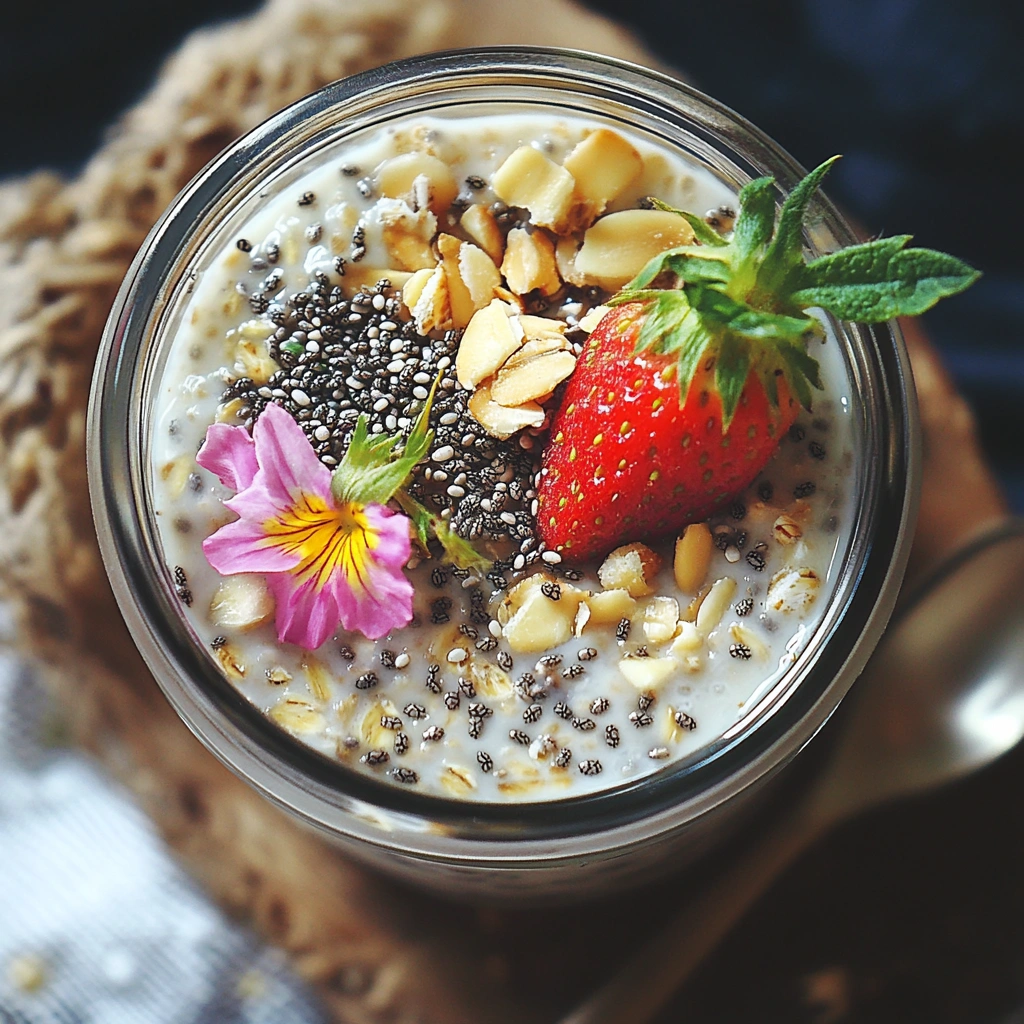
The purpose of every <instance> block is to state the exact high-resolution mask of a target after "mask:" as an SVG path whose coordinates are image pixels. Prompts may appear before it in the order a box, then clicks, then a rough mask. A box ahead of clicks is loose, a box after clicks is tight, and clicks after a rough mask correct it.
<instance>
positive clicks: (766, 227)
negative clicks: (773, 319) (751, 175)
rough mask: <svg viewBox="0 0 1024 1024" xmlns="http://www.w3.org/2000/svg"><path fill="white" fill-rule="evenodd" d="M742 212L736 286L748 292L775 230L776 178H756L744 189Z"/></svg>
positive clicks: (735, 244)
mask: <svg viewBox="0 0 1024 1024" xmlns="http://www.w3.org/2000/svg"><path fill="white" fill-rule="evenodd" d="M739 207H740V210H739V214H738V216H737V217H736V227H735V229H734V230H733V233H732V248H733V250H734V252H735V257H734V259H733V273H734V277H735V278H736V281H737V283H736V288H737V290H738V292H739V294H741V295H745V294H746V293H747V292H748V291H749V290H750V288H751V287H752V285H753V283H754V280H753V279H754V277H755V275H756V268H757V265H758V261H759V259H760V257H761V254H762V252H763V250H764V248H765V246H767V245H768V243H769V242H770V241H771V239H772V232H773V231H774V230H775V179H774V178H771V177H765V178H755V179H754V180H753V181H750V182H747V184H746V185H744V186H743V188H742V189H740V194H739Z"/></svg>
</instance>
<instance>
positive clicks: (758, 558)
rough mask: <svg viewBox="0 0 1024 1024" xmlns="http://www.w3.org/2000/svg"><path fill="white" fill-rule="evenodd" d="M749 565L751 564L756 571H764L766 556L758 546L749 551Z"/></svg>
mask: <svg viewBox="0 0 1024 1024" xmlns="http://www.w3.org/2000/svg"><path fill="white" fill-rule="evenodd" d="M747 565H749V566H750V568H751V569H753V570H754V572H764V567H765V558H764V555H763V554H761V552H760V551H758V550H757V548H754V549H753V550H751V551H748V552H747Z"/></svg>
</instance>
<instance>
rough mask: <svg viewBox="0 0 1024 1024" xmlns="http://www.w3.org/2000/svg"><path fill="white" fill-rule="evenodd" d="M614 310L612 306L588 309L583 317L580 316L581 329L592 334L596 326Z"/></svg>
mask: <svg viewBox="0 0 1024 1024" xmlns="http://www.w3.org/2000/svg"><path fill="white" fill-rule="evenodd" d="M611 311H612V307H611V306H595V307H594V308H593V309H588V310H587V312H586V313H584V315H583V316H582V317H580V322H579V328H580V330H581V331H586V332H587V334H590V333H591V332H592V331H593V330H594V328H595V327H596V326H597V325H598V324H599V323H600V322H601V321H602V320H603V319H604V318H605V317H606V316H607V315H608V314H609V313H610V312H611Z"/></svg>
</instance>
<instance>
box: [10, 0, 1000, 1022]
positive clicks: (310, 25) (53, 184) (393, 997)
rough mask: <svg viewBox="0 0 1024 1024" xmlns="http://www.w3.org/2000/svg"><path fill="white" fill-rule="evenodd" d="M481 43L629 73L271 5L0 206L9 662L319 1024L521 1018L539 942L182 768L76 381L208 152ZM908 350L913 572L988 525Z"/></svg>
mask: <svg viewBox="0 0 1024 1024" xmlns="http://www.w3.org/2000/svg"><path fill="white" fill-rule="evenodd" d="M499 42H518V43H551V44H560V45H568V46H576V47H580V48H585V49H592V50H597V51H601V52H605V53H614V54H617V55H620V56H626V57H631V58H633V59H639V60H643V59H644V55H643V52H642V50H641V49H640V48H639V47H638V46H637V45H636V44H635V43H634V42H633V41H632V40H631V39H629V38H628V37H627V36H626V35H625V34H623V33H621V32H619V31H618V30H616V29H615V28H614V27H613V26H610V25H609V24H608V23H606V22H604V21H601V20H600V19H597V18H594V17H593V16H591V15H588V14H585V13H584V12H582V11H580V10H578V9H576V8H574V7H571V6H570V5H569V4H567V3H554V2H544V0H535V2H534V0H525V2H520V3H506V4H502V5H491V4H481V3H476V4H472V3H468V2H460V0H274V2H271V3H270V4H269V5H268V6H267V7H266V8H265V9H264V10H263V11H262V12H261V13H259V14H258V15H256V16H254V17H252V18H250V19H248V20H245V21H241V22H237V23H233V24H229V25H226V26H223V27H220V28H217V29H214V30H212V31H204V32H200V33H197V34H196V35H194V36H193V37H191V38H190V39H189V40H188V42H187V43H186V44H185V45H184V47H183V48H182V49H181V50H180V51H179V53H178V54H177V55H176V56H175V57H174V58H173V59H172V60H171V61H170V62H169V63H168V65H167V67H166V68H165V69H164V71H163V74H162V75H161V77H160V80H159V82H158V84H157V85H156V87H155V88H154V90H153V91H152V93H151V94H150V95H149V96H148V97H147V98H146V99H145V100H144V101H143V102H142V103H141V104H139V106H138V107H136V108H135V109H134V110H132V111H131V112H130V113H129V114H128V115H127V116H126V117H125V118H124V120H123V121H122V122H121V123H120V124H119V125H118V126H117V129H116V131H115V133H114V134H113V136H112V137H111V140H110V141H109V143H108V144H107V145H106V146H105V147H104V148H103V149H102V150H101V151H100V152H99V153H98V154H97V156H96V157H95V158H94V159H93V160H92V161H91V162H90V163H89V165H88V166H87V167H86V169H85V171H84V172H83V173H82V175H81V176H80V177H79V178H78V179H77V180H75V181H72V182H65V181H63V180H61V179H60V178H58V177H56V176H54V175H52V174H45V173H44V174H38V175H35V176H34V177H31V178H29V179H27V180H24V181H21V182H14V183H11V184H7V185H5V186H3V187H2V188H0V289H2V292H3V294H4V296H5V303H4V304H3V305H2V306H0V481H2V485H3V486H2V488H0V536H2V537H3V540H2V542H0V596H2V597H4V598H6V599H7V600H8V601H9V602H10V603H11V604H12V606H13V608H14V610H15V613H16V616H17V618H18V637H19V641H18V642H19V646H20V649H21V650H22V652H23V653H25V654H27V655H29V656H31V657H32V658H33V659H35V660H36V662H37V663H38V664H39V665H40V666H41V667H42V669H43V671H44V672H45V674H46V676H47V679H48V681H49V683H50V685H51V686H52V688H53V689H54V691H55V692H56V694H57V695H58V699H59V700H60V702H61V705H62V706H63V708H65V709H66V712H67V716H68V720H69V723H70V727H71V730H72V734H73V737H74V739H75V741H76V742H78V743H79V744H81V745H82V746H83V747H85V748H86V749H88V750H90V751H92V752H93V753H95V754H96V755H97V756H98V757H99V758H101V759H102V761H103V762H104V763H105V765H107V766H108V768H109V769H110V770H112V771H113V772H114V773H115V774H116V775H118V776H119V777H120V778H122V779H123V780H124V781H125V782H126V783H127V784H128V785H129V786H131V788H132V789H133V790H134V792H135V793H136V794H137V796H138V798H139V799H140V801H141V802H142V804H143V806H144V807H145V808H146V809H147V810H148V811H149V813H150V814H151V815H152V817H153V818H154V820H155V821H156V823H157V824H158V826H159V828H160V829H161V831H162V832H163V834H164V835H165V836H166V838H167V840H168V842H169V843H170V844H171V845H172V847H173V848H174V849H175V850H176V852H177V853H178V854H179V856H180V857H181V858H182V859H183V861H184V862H185V863H186V864H187V865H188V866H189V867H190V869H191V870H192V871H193V872H194V873H195V874H196V875H197V876H198V877H199V878H200V879H201V881H202V882H203V883H204V884H205V885H206V887H207V888H208V890H209V891H210V892H211V893H212V895H213V896H214V897H215V898H216V899H217V900H218V901H219V902H220V903H221V904H222V905H224V906H225V907H227V908H228V909H229V910H231V911H232V912H234V913H236V914H238V915H239V916H241V917H242V918H243V919H246V920H248V921H250V922H251V923H252V924H253V926H254V927H255V928H256V929H257V931H258V932H260V933H261V934H262V935H263V936H265V937H266V938H267V939H269V940H270V941H271V942H274V943H276V944H278V945H279V946H281V947H282V948H283V949H285V950H287V951H288V952H289V954H290V955H291V957H292V959H293V962H294V963H295V965H296V967H297V969H298V970H299V971H300V973H301V974H302V975H303V976H304V977H306V978H308V979H310V980H311V981H312V982H313V983H314V984H315V985H316V987H317V989H318V991H319V992H320V994H321V995H322V997H323V998H324V1000H325V1001H326V1003H327V1004H328V1006H329V1007H330V1008H331V1010H332V1011H333V1012H334V1013H335V1014H336V1016H337V1018H338V1019H339V1020H346V1021H358V1022H364V1021H365V1022H374V1024H376V1022H383V1021H405V1020H408V1021H413V1020H418V1021H424V1022H435V1021H436V1022H441V1021H444V1022H446V1024H456V1022H460V1021H467V1022H468V1021H476V1022H479V1021H491V1020H494V1021H501V1020H511V1019H513V1018H516V1019H519V1020H533V1019H542V1018H544V1017H545V1016H546V1015H544V1014H541V1015H539V1016H537V1015H535V1014H534V1013H529V1012H527V1013H523V1012H522V1010H521V1009H520V1008H519V1006H520V1004H521V1002H522V1001H523V1000H528V999H530V997H531V985H530V983H529V981H528V980H527V981H526V983H524V976H523V974H522V973H521V970H523V969H525V967H526V965H528V964H529V963H530V959H531V958H530V957H529V955H524V956H523V958H522V960H521V961H520V962H519V963H518V964H517V962H516V961H517V959H518V958H517V957H516V955H515V950H517V949H522V947H523V946H524V945H529V944H530V943H532V942H533V941H537V942H540V943H542V944H545V945H546V944H548V943H550V942H551V941H552V938H553V932H554V930H555V922H554V920H552V919H551V918H550V917H549V916H547V915H542V916H541V917H540V918H538V919H535V920H534V921H533V923H532V924H531V922H530V920H526V921H524V919H522V918H518V919H515V920H513V919H511V918H509V917H507V916H504V915H496V914H494V913H488V914H480V915H475V914H473V913H471V912H468V911H464V910H454V909H452V908H449V907H447V906H441V905H440V904H437V903H433V902H431V901H429V900H426V899H425V898H422V897H417V896H415V895H413V894H410V893H408V892H405V891H402V890H400V889H398V888H397V887H395V886H393V885H392V884H390V883H387V882H382V881H380V880H378V879H376V878H374V877H372V876H371V875H369V874H367V873H366V872H364V871H362V870H361V869H358V868H355V867H353V866H352V865H350V864H348V863H347V862H346V861H344V860H343V859H342V858H340V857H339V856H337V854H335V853H334V852H332V851H330V850H329V849H328V848H326V847H325V846H324V845H323V844H322V843H321V842H320V841H319V840H317V839H315V838H313V837H312V836H310V835H308V834H306V833H305V832H303V831H302V830H300V829H299V828H297V827H296V826H295V825H293V824H292V823H290V822H289V821H287V820H285V819H284V818H283V817H282V816H281V815H280V814H279V812H277V811H276V810H275V809H273V808H272V807H271V806H270V805H269V804H267V803H265V802H264V801H263V800H261V799H260V798H258V797H257V796H256V795H255V794H254V793H252V792H251V791H250V790H249V789H248V788H247V787H246V786H244V785H243V784H242V783H240V782H238V781H237V780H236V779H234V777H233V776H231V775H230V774H229V773H228V772H227V771H226V770H224V769H223V768H221V767H220V766H219V765H218V764H217V763H216V762H215V761H214V759H213V758H212V757H210V756H209V755H207V754H206V753H205V751H203V750H202V749H201V748H200V747H199V745H198V744H197V743H196V741H195V740H193V738H192V737H191V735H190V734H189V733H188V732H187V730H186V729H185V728H184V726H183V725H181V723H180V722H179V721H178V719H177V718H176V716H175V715H174V714H173V712H172V711H171V709H170V708H169V706H168V705H167V704H166V702H165V701H164V700H163V698H162V697H161V695H160V693H159V691H158V690H157V689H156V687H155V685H154V684H153V682H152V680H151V678H150V677H149V675H148V673H147V672H146V670H145V667H144V666H143V664H142V663H141V661H140V659H139V658H138V655H137V654H136V652H135V649H134V647H133V645H132V643H131V641H130V639H129V638H128V636H127V634H126V632H125V630H124V628H123V625H122V623H121V619H120V616H119V614H118V611H117V608H116V606H115V604H114V602H113V599H112V596H111V594H110V591H109V589H108V585H107V581H106V577H105V575H104V572H103V568H102V565H101V563H100V560H99V554H98V551H97V547H96V543H95V537H94V534H93V527H92V520H91V516H90V511H89V505H88V498H87V488H86V477H85V456H84V431H85V409H86V402H87V396H88V387H89V380H90V374H91V371H92V365H93V360H94V357H95V353H96V348H97V345H98V342H99V337H100V333H101V331H102V327H103V323H104V320H105V318H106V315H107V312H108V310H109V308H110V305H111V303H112V301H113V298H114V295H115V292H116V290H117V287H118V285H119V283H120V281H121V278H122V276H123V274H124V272H125V270H126V268H127V265H128V263H129V261H130V259H131V258H132V256H133V254H134V253H135V251H136V249H137V248H138V246H139V245H140V243H141V242H142V240H143V238H144V236H145V234H146V232H147V230H148V229H149V228H150V226H151V225H152V223H153V222H154V221H155V219H156V218H157V216H158V215H159V214H160V212H161V211H162V210H163V209H164V207H165V206H166V205H167V204H168V203H169V202H170V201H171V199H172V198H173V196H174V195H175V194H176V193H177V191H178V190H179V189H180V188H181V187H182V186H183V185H184V184H185V183H186V182H187V181H188V179H189V178H190V177H191V176H192V175H193V174H194V173H195V172H196V171H197V170H198V169H199V168H200V167H201V166H202V165H203V164H204V163H205V162H206V161H207V160H209V159H210V158H211V157H212V156H213V155H214V154H216V153H217V152H218V151H219V150H220V149H221V148H222V147H224V146H225V145H226V144H227V143H229V142H231V141H232V140H233V139H235V138H236V137H237V136H239V135H240V134H242V133H243V132H245V131H246V130H248V129H249V128H251V127H252V126H253V125H255V124H257V123H259V122H260V121H261V120H263V119H264V118H265V117H267V116H268V115H269V114H271V113H273V112H274V111H275V110H278V109H279V108H280V107H282V106H283V105H285V104H287V103H289V102H291V101H292V100H294V99H296V98H298V97H300V96H302V95H304V94H306V93H308V92H310V91H312V90H314V89H316V88H317V87H319V86H320V85H322V84H324V83H325V82H328V81H331V80H334V79H337V78H340V77H343V76H345V75H348V74H351V73H354V72H356V71H360V70H363V69H365V68H368V67H371V66H374V65H377V64H381V63H384V62H386V61H388V60H392V59H396V58H399V57H403V56H407V55H410V54H413V53H417V52H421V51H424V50H431V49H438V48H447V47H452V46H467V45H483V44H488V43H499ZM912 341H913V348H914V357H915V369H916V373H917V375H918V380H919V387H920V390H921V392H922V405H923V408H924V412H925V424H926V434H927V452H928V459H929V465H928V475H927V477H926V485H925V516H924V520H923V525H922V529H921V532H920V534H919V544H918V549H917V551H916V552H915V564H916V565H917V566H918V567H920V566H923V565H924V564H926V563H929V562H931V561H933V560H934V559H936V558H937V557H939V556H940V555H941V554H943V553H944V552H945V551H947V550H949V549H951V548H952V547H955V546H956V545H957V544H958V543H959V542H960V541H961V540H962V539H964V538H965V537H966V536H968V535H969V534H970V533H972V532H973V531H975V530H976V529H978V528H979V527H980V526H982V525H983V524H984V523H986V522H988V521H991V520H992V519H994V518H997V517H998V516H1000V515H1002V514H1004V508H1003V504H1002V499H1001V497H1000V495H999V493H998V489H997V488H996V486H995V484H994V482H993V481H992V478H991V475H990V474H989V473H988V471H987V469H986V468H985V467H984V465H983V463H982V461H981V459H980V457H979V455H978V453H977V449H976V445H975V441H974V433H973V423H972V420H971V417H970V413H969V411H968V410H967V408H966V406H965V405H964V403H963V402H962V400H960V398H959V397H958V396H957V395H956V394H955V392H954V391H953V389H952V387H951V385H950V383H949V381H948V379H947V378H946V376H945V374H944V373H943V371H942V370H941V367H940V366H939V365H938V363H937V361H936V360H935V358H934V355H933V353H932V352H931V350H930V348H929V347H928V346H927V344H926V343H925V342H924V341H923V339H921V338H920V337H919V336H917V335H914V337H913V338H912ZM602 919H603V918H602V915H601V914H600V913H590V914H587V915H585V925H584V927H585V928H586V929H587V932H589V936H590V941H588V942H587V943H586V945H588V946H591V945H592V944H593V945H594V947H595V948H596V947H597V946H598V943H597V942H596V940H597V938H598V937H599V934H598V933H599V929H600V921H601V920H602ZM559 927H562V926H561V925H560V926H559ZM595 929H596V930H595ZM571 933H572V929H570V930H569V932H566V931H561V932H560V935H561V938H562V941H565V940H566V939H569V940H571V938H572V934H571ZM577 934H578V935H583V934H585V933H584V932H583V931H581V932H578V933H577ZM510 949H511V950H512V953H511V954H510V953H509V950H510ZM607 949H608V952H607V953H605V954H601V953H598V954H597V956H596V960H592V961H591V962H590V966H589V970H588V971H586V972H584V976H578V977H577V978H576V982H575V984H583V983H585V982H586V981H587V978H588V977H589V978H593V977H597V976H599V975H600V974H601V973H602V972H603V971H604V970H605V969H606V968H607V967H608V966H610V965H611V964H612V963H613V962H614V959H615V957H614V949H615V944H614V943H612V944H611V945H610V946H608V947H607ZM570 959H571V958H570ZM602 960H603V962H602ZM528 978H529V975H527V979H528ZM510 979H512V980H510ZM513 980H514V983H513ZM539 984H542V985H544V986H545V987H547V986H551V985H552V978H551V977H548V978H547V979H541V980H540V982H539ZM575 984H574V983H573V982H567V985H568V988H567V987H566V986H562V989H561V990H562V994H563V996H568V995H570V990H571V989H573V988H574V987H575ZM554 987H555V988H557V987H558V986H554Z"/></svg>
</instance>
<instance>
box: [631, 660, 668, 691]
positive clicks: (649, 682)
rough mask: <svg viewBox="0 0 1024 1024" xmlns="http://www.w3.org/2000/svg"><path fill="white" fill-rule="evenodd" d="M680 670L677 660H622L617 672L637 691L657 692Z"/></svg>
mask: <svg viewBox="0 0 1024 1024" xmlns="http://www.w3.org/2000/svg"><path fill="white" fill-rule="evenodd" d="M679 669H680V665H679V662H678V660H677V659H675V658H672V657H668V658H623V659H622V661H620V662H619V670H620V671H621V672H622V674H623V675H624V676H625V677H626V679H627V680H629V682H631V683H632V684H633V685H634V686H635V687H636V688H637V689H638V690H657V689H659V688H660V687H662V686H664V684H665V683H666V682H667V681H668V679H670V678H671V677H672V676H673V675H675V674H676V673H677V672H678V671H679Z"/></svg>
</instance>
